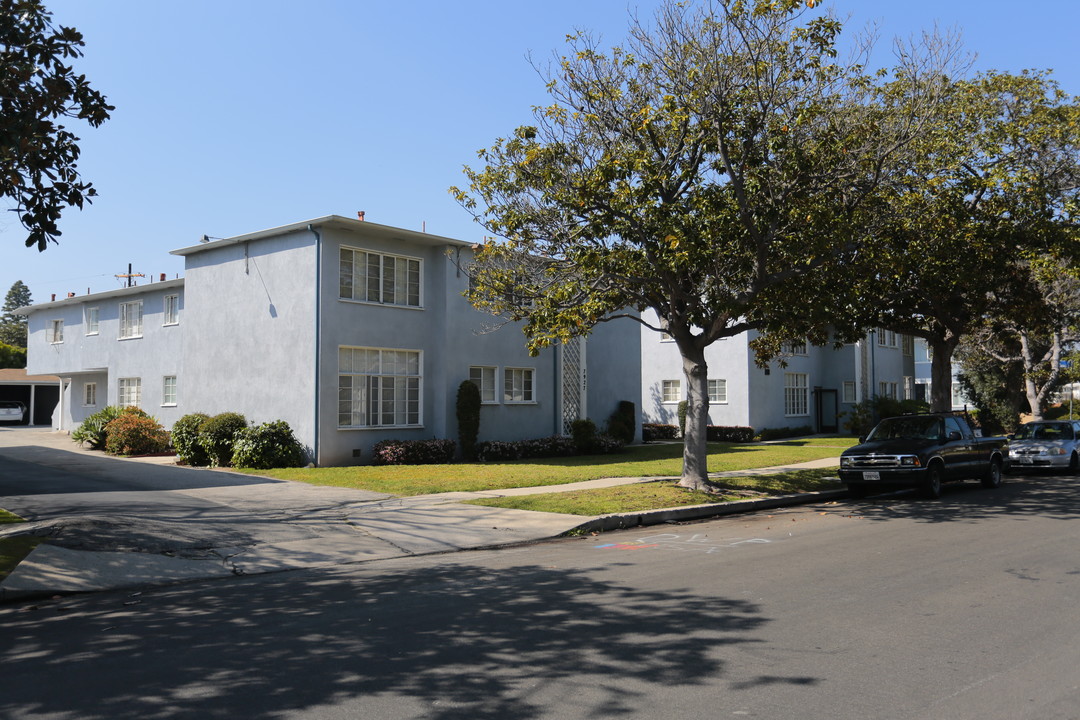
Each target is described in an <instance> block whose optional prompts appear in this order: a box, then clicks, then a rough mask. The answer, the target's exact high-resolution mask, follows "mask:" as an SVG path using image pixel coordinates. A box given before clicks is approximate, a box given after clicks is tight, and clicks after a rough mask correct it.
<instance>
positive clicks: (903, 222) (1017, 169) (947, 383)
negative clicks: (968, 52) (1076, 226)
mask: <svg viewBox="0 0 1080 720" xmlns="http://www.w3.org/2000/svg"><path fill="white" fill-rule="evenodd" d="M944 107H945V108H946V109H947V110H946V112H944V113H943V114H942V116H941V117H940V118H939V122H938V123H937V124H936V125H935V126H934V127H933V128H932V129H931V130H930V131H929V132H927V133H926V134H925V135H923V136H922V137H921V138H920V139H919V143H918V147H919V148H920V149H921V152H920V153H919V154H918V155H916V158H917V161H916V162H915V163H914V164H913V165H912V166H911V167H910V168H909V169H908V172H907V174H906V182H905V185H904V186H903V187H902V188H901V190H900V191H899V192H897V193H896V194H895V195H894V196H893V197H891V198H890V199H889V201H888V206H889V208H890V209H891V213H890V217H891V218H892V220H891V221H890V222H889V223H888V224H887V227H886V228H885V229H883V230H879V232H878V234H877V236H876V238H875V243H876V247H875V252H873V253H871V254H869V255H868V256H867V257H868V258H869V259H870V260H871V261H872V263H873V264H872V266H868V267H867V269H866V270H864V271H863V272H861V273H858V277H862V278H864V279H866V280H867V281H868V287H867V289H866V294H865V296H864V297H866V298H871V297H874V296H876V298H877V299H876V300H873V302H871V303H870V304H869V306H871V307H873V308H875V309H876V314H877V317H876V321H877V322H879V323H880V324H881V325H883V326H885V327H887V328H889V329H891V330H895V331H897V332H903V333H908V334H911V335H915V336H917V337H922V338H924V339H925V340H926V341H927V344H928V345H929V347H930V349H931V352H932V362H931V400H930V404H931V408H932V409H934V410H939V411H940V410H948V409H949V408H950V407H951V388H952V370H951V366H952V360H953V355H954V352H955V351H956V349H957V347H958V346H959V344H960V343H961V341H962V339H963V338H964V336H965V335H967V334H969V333H972V332H974V331H975V330H976V329H977V328H979V327H981V326H983V324H984V323H985V321H986V319H987V318H1004V317H1014V318H1015V317H1025V318H1031V317H1034V316H1035V315H1037V314H1038V313H1039V312H1041V311H1042V309H1043V308H1044V305H1043V297H1042V294H1041V293H1040V291H1039V287H1038V282H1037V281H1036V277H1035V275H1033V273H1032V272H1031V267H1030V263H1029V260H1030V259H1031V258H1032V257H1034V256H1036V255H1038V254H1039V253H1045V252H1053V253H1056V254H1057V255H1059V256H1063V257H1068V256H1075V251H1074V249H1073V248H1072V247H1071V246H1072V244H1073V243H1074V242H1075V231H1074V230H1073V216H1074V214H1075V212H1076V209H1077V189H1078V187H1080V186H1078V182H1077V179H1078V177H1080V173H1078V170H1077V168H1078V165H1080V162H1078V154H1077V151H1078V148H1080V144H1078V139H1080V135H1078V131H1080V123H1078V117H1080V116H1078V114H1077V113H1078V108H1077V105H1076V102H1075V100H1073V99H1072V98H1069V97H1067V96H1066V95H1065V94H1064V93H1063V92H1062V91H1061V90H1060V88H1059V87H1058V86H1057V84H1056V83H1055V82H1054V81H1053V80H1052V79H1051V78H1050V77H1049V76H1048V75H1047V74H1046V73H1024V74H1022V75H1010V74H1004V73H988V74H985V75H982V76H979V77H976V78H974V79H970V80H959V81H956V82H953V83H952V85H951V88H950V91H949V93H948V94H947V102H945V103H944Z"/></svg>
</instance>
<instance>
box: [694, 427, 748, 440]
mask: <svg viewBox="0 0 1080 720" xmlns="http://www.w3.org/2000/svg"><path fill="white" fill-rule="evenodd" d="M705 439H706V440H708V441H709V442H731V443H747V442H753V441H754V428H752V427H744V426H742V425H709V426H707V427H706V428H705Z"/></svg>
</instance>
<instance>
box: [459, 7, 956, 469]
mask: <svg viewBox="0 0 1080 720" xmlns="http://www.w3.org/2000/svg"><path fill="white" fill-rule="evenodd" d="M816 4H817V2H816V1H815V0H746V1H745V2H723V1H718V2H710V1H709V0H699V1H698V2H694V1H692V0H691V1H690V2H678V1H675V0H667V1H666V2H664V3H663V4H662V6H661V7H660V9H659V11H658V12H657V14H656V17H655V21H654V22H653V23H652V24H651V25H649V26H646V25H645V24H643V23H641V22H634V23H633V24H632V25H631V27H630V37H629V39H628V40H627V41H626V43H625V44H624V45H623V46H621V47H614V48H612V49H610V50H606V49H604V48H601V46H600V45H599V43H598V42H596V41H595V40H594V39H593V38H592V37H590V36H588V35H586V34H576V35H572V36H570V37H569V38H568V42H569V45H570V48H569V51H568V52H567V54H566V56H565V57H563V58H561V59H560V60H558V61H557V62H556V63H555V64H553V66H552V68H551V69H550V71H547V75H548V79H549V83H548V90H549V92H550V94H551V95H552V98H553V103H552V104H551V105H549V106H547V107H542V108H537V109H536V110H535V112H534V115H535V123H534V124H532V125H529V126H525V127H519V128H517V129H516V130H515V131H513V132H512V133H510V134H508V135H507V136H506V137H505V138H502V139H499V140H497V141H496V142H495V144H494V145H493V146H492V147H491V148H489V149H487V150H483V151H481V152H480V153H479V157H480V161H481V163H483V166H482V167H481V168H479V169H472V168H466V171H465V172H466V176H467V177H468V180H469V187H468V188H467V189H458V188H452V192H453V193H454V194H455V196H456V197H457V198H458V200H459V202H461V204H462V205H463V206H464V207H465V208H466V209H468V210H470V211H471V212H473V214H474V216H475V217H476V219H477V221H478V222H480V223H481V224H482V225H483V226H484V227H485V228H486V229H487V230H488V231H489V232H490V233H491V234H493V235H495V236H496V237H499V238H504V239H505V240H504V241H497V240H490V241H488V242H486V243H484V244H483V245H481V246H480V247H479V248H478V249H477V251H476V254H475V257H474V261H473V263H472V265H471V266H470V267H469V268H468V271H469V274H470V276H471V279H472V283H471V288H470V291H469V297H470V300H471V301H472V302H473V304H474V305H475V306H477V307H478V308H481V309H484V310H487V311H489V312H491V313H493V314H495V315H501V316H503V317H504V318H506V319H507V320H508V321H517V320H521V321H524V332H525V334H526V336H527V344H528V347H529V349H530V351H532V352H538V351H539V350H540V349H541V348H543V347H545V346H547V345H549V344H552V343H556V342H565V341H568V340H570V339H572V338H574V337H577V336H582V335H587V334H588V333H589V332H590V330H591V329H592V328H593V327H594V326H595V325H596V324H597V323H600V322H606V321H609V320H613V319H616V318H623V317H625V318H629V319H630V320H633V321H637V322H640V323H642V324H645V325H647V326H648V327H649V328H651V329H653V330H655V331H657V332H664V333H667V334H668V335H669V336H670V337H671V338H672V340H673V341H674V342H675V345H676V346H677V347H678V349H679V352H680V354H681V356H682V363H683V372H684V375H685V377H686V387H687V401H688V415H687V424H686V425H687V427H686V434H685V439H684V452H683V473H682V480H681V481H680V484H682V485H684V486H687V487H693V488H704V487H705V486H706V482H707V468H706V458H707V449H706V430H705V426H706V424H707V421H708V386H707V378H708V368H707V363H706V360H705V349H706V348H707V347H708V346H709V345H711V344H712V343H714V342H716V341H718V340H721V339H723V338H726V337H732V336H735V335H738V334H740V333H742V332H745V331H747V330H759V331H762V332H763V333H764V334H765V336H766V337H767V336H770V335H777V334H788V335H790V334H795V335H797V336H803V337H808V338H809V339H810V340H811V341H814V342H824V341H825V338H826V331H827V328H828V327H830V326H833V327H839V328H850V331H849V332H848V334H850V335H851V337H850V338H849V337H847V336H844V337H841V338H840V339H841V340H847V339H851V340H854V339H857V335H856V334H855V333H854V328H853V320H852V319H851V318H850V317H849V316H850V315H851V314H852V308H854V307H855V306H856V305H857V303H855V302H854V298H853V297H852V294H851V292H850V291H849V289H850V284H849V283H848V282H846V280H847V273H848V269H847V268H848V266H849V265H850V263H851V262H852V261H853V260H854V259H856V258H857V257H858V254H859V252H860V250H861V249H862V247H861V246H862V243H863V240H864V239H865V238H867V237H869V236H871V235H872V232H873V229H874V227H875V224H876V222H877V221H878V218H879V217H880V212H879V210H878V207H877V205H878V204H880V203H882V202H884V199H885V198H887V197H888V194H887V193H884V192H881V190H882V187H883V186H888V185H890V184H892V183H894V182H895V180H896V178H895V177H894V175H895V174H896V173H897V172H898V171H899V168H900V167H901V166H902V163H901V162H900V161H901V159H902V158H903V156H904V154H905V153H906V152H908V148H909V146H910V144H911V141H912V139H913V138H915V137H917V136H918V135H919V134H921V133H922V132H923V131H924V129H925V128H927V127H929V126H932V125H933V123H934V118H935V108H936V103H937V99H938V95H939V92H940V86H941V83H940V80H939V78H941V76H942V75H943V72H944V71H945V69H946V66H947V65H948V63H949V62H950V61H951V59H952V54H951V52H950V51H951V47H950V46H949V45H948V43H943V42H941V41H939V40H936V39H934V38H931V39H930V40H929V43H928V44H927V45H926V47H923V48H906V50H907V52H905V53H901V54H900V56H899V57H900V63H901V66H900V67H899V68H897V70H896V71H895V72H894V73H893V74H891V75H890V74H883V75H877V74H870V73H868V72H867V71H866V70H864V58H863V57H856V58H853V59H851V61H850V62H846V63H845V62H842V61H840V60H838V59H837V45H838V43H837V36H838V34H839V33H840V30H841V24H840V23H839V22H838V21H837V20H836V19H835V18H833V17H831V16H829V15H824V14H822V15H817V16H812V15H813V11H812V10H809V9H808V8H811V9H812V8H814V6H815V5H816ZM541 71H542V72H543V71H544V70H543V69H541ZM828 339H829V340H834V339H835V337H834V336H830V337H829V338H828ZM758 349H759V350H760V352H761V354H762V357H767V356H768V355H769V354H770V353H771V352H775V350H774V349H772V347H771V346H770V345H767V344H762V345H761V346H760V347H759V348H758Z"/></svg>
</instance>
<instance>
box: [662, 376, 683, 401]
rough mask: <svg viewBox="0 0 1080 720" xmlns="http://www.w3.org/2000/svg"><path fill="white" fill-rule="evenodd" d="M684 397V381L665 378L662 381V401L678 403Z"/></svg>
mask: <svg viewBox="0 0 1080 720" xmlns="http://www.w3.org/2000/svg"><path fill="white" fill-rule="evenodd" d="M681 399H682V382H681V381H679V380H663V381H661V383H660V402H666V403H677V402H679V400H681Z"/></svg>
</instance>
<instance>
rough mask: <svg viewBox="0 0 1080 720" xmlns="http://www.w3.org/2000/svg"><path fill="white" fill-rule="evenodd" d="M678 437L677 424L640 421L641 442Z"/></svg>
mask: <svg viewBox="0 0 1080 720" xmlns="http://www.w3.org/2000/svg"><path fill="white" fill-rule="evenodd" d="M677 437H679V428H678V426H677V425H663V424H661V423H641V439H642V441H643V442H652V441H653V440H674V439H676V438H677Z"/></svg>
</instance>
